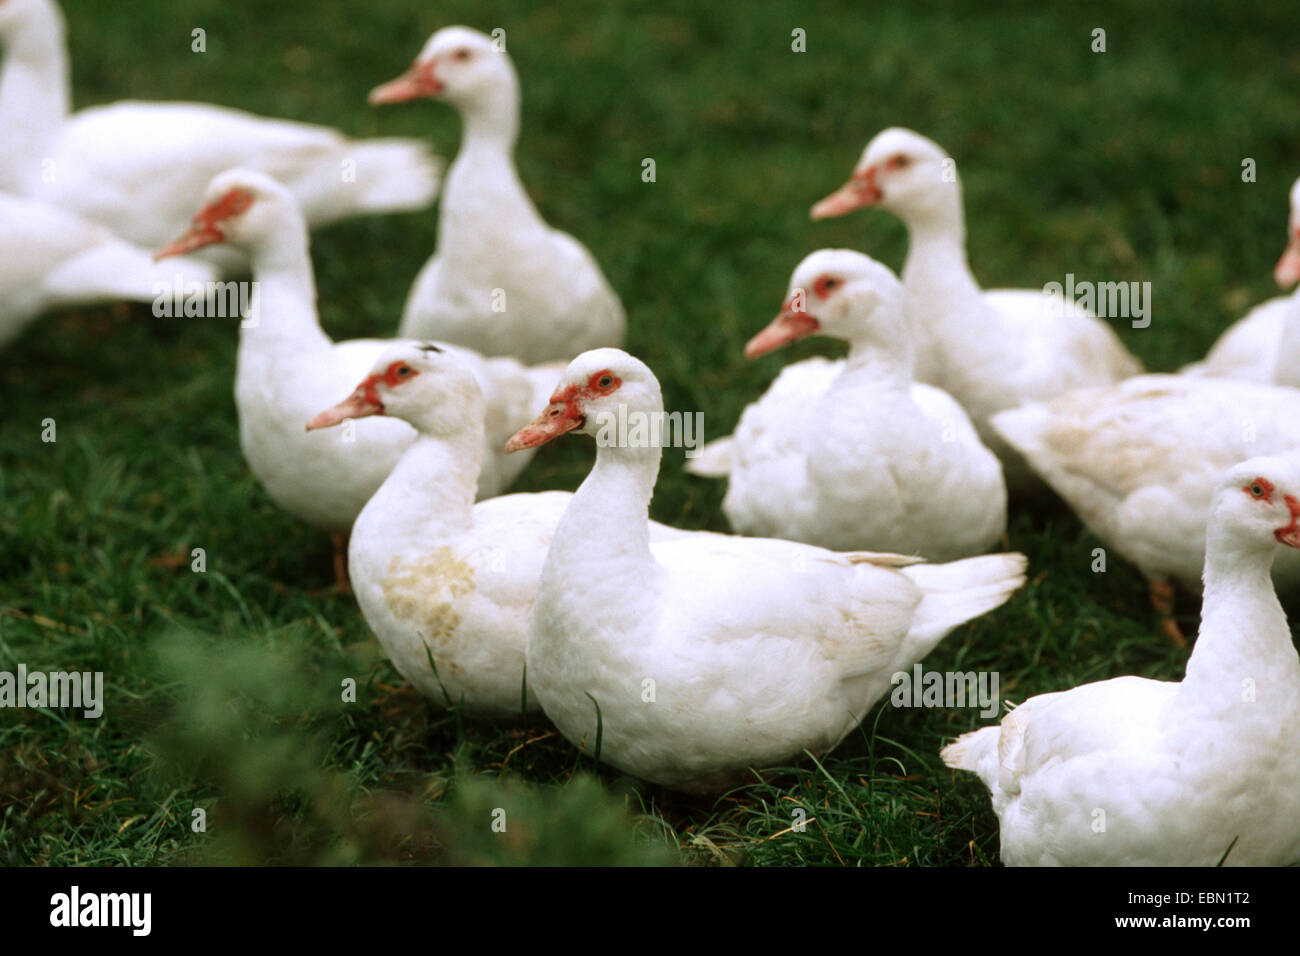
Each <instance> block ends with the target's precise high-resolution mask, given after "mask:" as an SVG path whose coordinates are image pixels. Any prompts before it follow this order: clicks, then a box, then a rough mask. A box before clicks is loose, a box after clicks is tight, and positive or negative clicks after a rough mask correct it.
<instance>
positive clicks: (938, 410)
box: [722, 360, 1007, 561]
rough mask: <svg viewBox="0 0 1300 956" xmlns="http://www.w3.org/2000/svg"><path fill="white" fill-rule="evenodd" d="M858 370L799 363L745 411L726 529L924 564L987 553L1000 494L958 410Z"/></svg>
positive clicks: (917, 389) (997, 475) (1001, 513)
mask: <svg viewBox="0 0 1300 956" xmlns="http://www.w3.org/2000/svg"><path fill="white" fill-rule="evenodd" d="M823 365H826V366H830V368H821V367H819V366H823ZM798 366H807V367H804V368H800V367H798ZM858 371H862V372H869V370H868V369H865V368H863V369H852V368H845V367H844V363H839V362H837V363H829V362H824V361H820V360H818V361H816V363H815V364H814V365H809V363H805V362H800V363H798V365H797V366H791V367H789V368H786V369H785V370H783V371H782V372H781V375H780V376H778V378H777V380H776V381H775V382H774V383H773V384H772V388H771V390H770V391H769V392H768V393H767V394H765V395H764V396H763V398H761V399H759V401H757V402H755V403H754V404H753V405H750V406H749V407H748V408H747V409H745V412H744V414H743V415H742V416H741V419H740V424H739V426H738V427H737V428H736V431H735V434H734V435H733V436H732V437H731V441H732V442H733V444H732V456H731V468H730V471H729V473H728V476H729V484H728V486H727V496H726V498H725V499H724V500H723V503H722V507H723V511H725V512H726V515H727V520H728V521H730V522H731V526H732V527H733V528H735V529H736V531H737V532H739V533H741V534H750V535H762V536H766V537H774V538H788V539H790V540H792V541H803V542H806V543H809V544H816V545H819V546H820V547H823V548H830V549H832V550H838V551H849V550H860V549H870V550H878V551H890V552H894V553H898V554H911V555H919V556H921V557H923V558H925V559H926V560H927V561H951V560H954V559H956V558H959V557H967V556H969V555H972V554H978V553H980V552H982V551H987V550H988V549H989V548H990V547H992V546H993V545H994V544H995V543H996V542H997V540H998V538H999V537H1000V536H1001V535H1002V532H1003V531H1004V530H1005V529H1006V518H1007V515H1006V506H1007V494H1006V487H1005V485H1004V484H1003V481H1002V466H1001V465H1000V464H999V463H998V459H997V457H996V456H995V455H994V454H993V453H992V452H991V451H989V450H988V449H987V448H985V447H984V445H983V444H982V443H981V442H980V439H979V436H978V435H977V434H976V432H975V429H974V428H973V427H972V426H971V423H970V419H969V418H968V417H967V416H966V413H965V412H964V411H963V410H962V407H961V406H960V405H958V404H957V403H956V402H955V401H954V400H953V399H952V396H950V395H948V394H947V393H946V392H944V391H942V390H940V389H937V388H934V387H932V386H929V385H920V384H912V385H910V386H902V387H889V386H887V385H886V386H882V385H881V383H880V382H879V381H876V380H872V379H871V378H870V376H869V374H867V375H862V376H859V375H857V374H855V373H856V372H858ZM796 396H797V398H796Z"/></svg>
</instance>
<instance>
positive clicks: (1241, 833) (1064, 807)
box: [942, 458, 1300, 866]
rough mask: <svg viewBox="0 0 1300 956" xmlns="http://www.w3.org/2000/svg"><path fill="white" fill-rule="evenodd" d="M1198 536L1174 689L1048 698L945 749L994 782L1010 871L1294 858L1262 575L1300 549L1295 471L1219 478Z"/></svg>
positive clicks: (1282, 706)
mask: <svg viewBox="0 0 1300 956" xmlns="http://www.w3.org/2000/svg"><path fill="white" fill-rule="evenodd" d="M1205 536H1206V538H1207V540H1208V546H1207V548H1206V554H1205V603H1204V605H1203V607H1202V611H1201V628H1200V632H1199V635H1198V637H1197V639H1196V646H1195V648H1194V649H1193V650H1192V655H1191V657H1190V658H1189V659H1188V661H1187V673H1186V676H1185V677H1184V678H1183V680H1182V682H1181V683H1174V682H1170V681H1156V680H1146V679H1144V678H1141V677H1119V678H1116V679H1114V680H1108V681H1101V682H1098V683H1094V684H1084V685H1083V686H1081V687H1076V688H1074V689H1073V690H1068V691H1064V692H1062V693H1056V694H1043V695H1041V696H1039V697H1033V698H1031V699H1030V700H1027V701H1025V703H1023V704H1021V705H1020V706H1019V707H1017V708H1016V709H1015V710H1013V711H1012V712H1011V713H1010V715H1009V716H1007V717H1006V718H1005V719H1004V720H1003V721H1002V723H1001V725H1000V726H997V727H985V728H984V729H982V730H977V731H974V732H973V733H969V734H965V735H963V736H962V737H959V738H958V739H957V740H956V742H954V743H952V744H950V745H949V746H947V747H945V748H944V750H943V752H942V756H943V760H944V762H945V763H946V764H948V765H949V766H950V767H956V768H958V769H960V770H971V771H974V772H975V773H977V774H978V775H979V777H980V779H981V780H983V781H984V784H985V786H987V787H988V788H989V791H990V792H991V794H992V797H993V809H994V810H995V811H996V812H997V815H998V820H999V821H1000V822H1001V829H1002V861H1003V862H1004V863H1006V864H1007V865H1009V866H1012V865H1015V866H1043V865H1061V864H1064V865H1074V866H1079V865H1093V866H1100V865H1106V866H1214V865H1216V864H1217V863H1219V862H1220V861H1223V862H1225V863H1228V864H1233V865H1243V866H1248V865H1255V866H1286V865H1289V864H1297V863H1300V760H1297V759H1296V754H1297V752H1298V751H1300V657H1298V656H1297V655H1296V649H1295V646H1294V644H1293V643H1292V640H1291V629H1290V627H1288V625H1287V620H1286V616H1285V615H1284V614H1283V613H1282V607H1281V605H1279V604H1278V600H1277V596H1276V595H1275V594H1274V593H1273V588H1272V585H1271V582H1270V581H1269V565H1270V564H1271V563H1272V561H1273V557H1274V554H1275V553H1276V552H1277V551H1278V543H1279V542H1280V543H1282V544H1284V545H1287V546H1288V547H1291V548H1297V547H1300V470H1297V468H1296V467H1295V464H1294V462H1290V461H1284V460H1281V459H1277V458H1255V459H1251V460H1250V461H1246V462H1244V463H1242V464H1240V465H1238V466H1236V467H1234V468H1232V469H1231V470H1230V471H1229V472H1228V474H1227V476H1226V478H1223V477H1221V479H1220V480H1219V481H1218V482H1217V483H1216V494H1215V497H1214V503H1213V505H1212V506H1211V508H1210V512H1209V524H1208V528H1207V529H1206V531H1205ZM1288 553H1289V552H1288Z"/></svg>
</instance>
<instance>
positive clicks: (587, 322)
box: [370, 27, 626, 364]
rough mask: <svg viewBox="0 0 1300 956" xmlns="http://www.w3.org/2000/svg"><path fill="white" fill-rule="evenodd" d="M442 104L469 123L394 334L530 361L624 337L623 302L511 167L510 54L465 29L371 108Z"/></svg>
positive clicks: (432, 41)
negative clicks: (423, 100)
mask: <svg viewBox="0 0 1300 956" xmlns="http://www.w3.org/2000/svg"><path fill="white" fill-rule="evenodd" d="M420 97H433V98H435V99H441V100H445V101H446V102H448V103H450V104H451V105H452V106H454V107H455V108H456V109H457V110H458V111H459V112H460V115H461V118H462V120H463V121H464V124H465V132H464V136H463V137H462V140H461V146H460V152H459V153H457V155H456V159H455V161H454V162H453V163H452V164H451V167H450V169H448V171H447V182H446V185H445V186H444V188H443V191H442V201H441V205H440V209H439V214H438V251H437V252H436V253H435V254H434V256H433V257H432V258H431V259H429V261H428V262H427V263H425V265H424V268H422V269H421V270H420V273H419V275H417V276H416V279H415V285H414V286H412V288H411V291H410V294H409V295H408V297H407V300H406V308H405V310H404V311H403V313H402V328H401V334H402V335H403V336H407V337H410V338H435V339H440V340H444V341H447V342H454V343H456V344H457V345H463V346H465V347H467V348H472V349H474V350H475V351H478V352H482V353H483V354H484V355H512V356H514V357H516V358H518V359H519V360H520V361H523V362H527V363H530V364H531V363H535V362H544V361H549V360H553V359H568V358H569V357H571V356H572V355H573V354H574V352H575V351H578V350H581V349H588V348H594V347H596V346H600V345H619V344H621V343H622V341H623V330H624V326H625V324H626V319H625V317H624V315H623V306H622V304H621V303H620V302H619V299H618V296H617V295H616V294H615V292H614V290H613V289H612V288H610V285H609V283H608V282H607V281H605V277H604V275H603V274H602V273H601V271H600V266H598V265H597V264H596V260H595V259H593V258H592V256H591V253H590V252H588V251H587V249H586V247H584V246H583V245H582V244H581V243H580V242H578V241H577V240H576V239H574V238H573V237H572V236H570V235H569V234H568V233H565V232H561V231H559V230H558V229H553V228H551V227H550V226H548V225H547V224H546V222H545V221H544V220H543V219H542V217H541V216H540V215H539V214H538V212H537V209H536V208H535V207H534V206H533V203H532V200H531V199H529V198H528V194H527V193H526V192H525V191H524V187H523V183H521V182H520V181H519V173H518V172H517V171H516V169H515V161H514V148H515V140H516V138H517V137H518V134H519V80H518V78H517V77H516V75H515V68H514V64H512V63H511V61H510V56H509V54H507V53H506V51H505V49H504V48H502V49H498V48H497V46H496V45H495V44H494V43H493V41H492V40H491V39H489V38H488V37H486V36H484V35H483V34H482V33H479V32H478V31H477V30H471V29H469V28H468V27H446V28H444V29H442V30H439V31H438V32H437V33H435V34H434V35H433V36H432V37H430V38H429V41H428V43H426V44H425V46H424V49H423V50H421V51H420V55H419V56H418V57H416V60H415V65H414V66H412V67H411V69H410V70H409V71H408V72H407V73H405V74H404V75H403V76H401V77H399V78H397V79H395V80H393V81H391V82H389V83H385V84H383V85H382V86H378V87H376V88H375V89H374V90H373V91H372V92H371V94H370V102H371V103H375V104H380V103H401V102H405V101H407V100H412V99H417V98H420Z"/></svg>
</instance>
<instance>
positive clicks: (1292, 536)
mask: <svg viewBox="0 0 1300 956" xmlns="http://www.w3.org/2000/svg"><path fill="white" fill-rule="evenodd" d="M1241 490H1242V491H1244V492H1245V493H1246V494H1247V495H1249V496H1250V497H1251V498H1253V499H1255V500H1256V501H1260V502H1263V503H1264V504H1272V503H1273V495H1274V493H1275V491H1276V489H1275V487H1274V485H1273V482H1271V481H1269V480H1268V479H1267V478H1264V477H1262V476H1258V477H1256V478H1254V479H1253V480H1252V481H1251V482H1250V483H1249V484H1246V485H1243V486H1242V488H1241ZM1282 503H1283V504H1285V505H1286V507H1287V510H1288V511H1289V512H1290V513H1291V521H1290V523H1289V524H1287V525H1286V526H1284V527H1281V528H1278V529H1277V530H1275V531H1274V532H1273V537H1274V538H1276V539H1277V540H1278V542H1279V543H1280V544H1285V545H1289V546H1290V547H1293V548H1300V499H1297V498H1296V497H1295V496H1294V495H1283V496H1282Z"/></svg>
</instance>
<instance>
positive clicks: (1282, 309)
mask: <svg viewBox="0 0 1300 956" xmlns="http://www.w3.org/2000/svg"><path fill="white" fill-rule="evenodd" d="M1287 232H1288V233H1289V235H1290V239H1289V241H1288V243H1287V247H1286V251H1285V252H1283V253H1282V258H1281V259H1279V260H1278V263H1277V266H1276V268H1274V270H1273V278H1274V279H1276V280H1277V284H1278V285H1279V286H1281V287H1282V288H1283V289H1287V288H1290V287H1291V286H1293V285H1295V284H1296V282H1298V281H1300V179H1297V180H1296V181H1295V183H1294V185H1292V187H1291V218H1290V221H1289V222H1288V225H1287ZM1183 372H1184V373H1186V374H1190V375H1208V376H1212V377H1215V378H1237V379H1242V380H1245V381H1249V382H1264V383H1266V384H1273V385H1289V386H1291V387H1292V388H1296V387H1300V292H1298V293H1296V294H1294V295H1289V296H1278V297H1277V298H1274V299H1269V300H1268V301H1267V302H1262V303H1260V304H1259V305H1257V306H1255V308H1253V309H1251V310H1250V312H1249V313H1247V314H1246V316H1245V317H1244V318H1242V319H1240V320H1239V321H1237V322H1235V323H1233V324H1232V325H1231V326H1230V327H1229V328H1228V329H1227V330H1226V331H1225V332H1224V333H1223V334H1222V335H1221V336H1219V338H1218V341H1216V342H1215V343H1214V345H1213V346H1212V347H1211V348H1210V351H1209V353H1208V354H1207V355H1206V356H1205V359H1204V361H1201V362H1198V363H1196V364H1195V365H1190V366H1188V367H1187V368H1185V369H1183Z"/></svg>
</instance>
